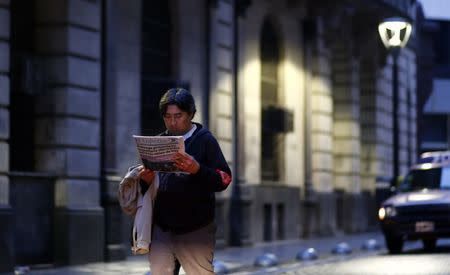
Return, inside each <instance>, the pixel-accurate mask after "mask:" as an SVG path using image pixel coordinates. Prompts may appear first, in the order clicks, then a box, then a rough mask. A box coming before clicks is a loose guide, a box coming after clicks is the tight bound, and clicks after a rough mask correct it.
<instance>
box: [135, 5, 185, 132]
mask: <svg viewBox="0 0 450 275" xmlns="http://www.w3.org/2000/svg"><path fill="white" fill-rule="evenodd" d="M172 35H173V29H172V24H171V16H170V5H169V2H168V1H164V0H159V1H142V63H141V68H142V69H141V70H142V71H141V79H142V82H141V91H142V92H141V102H142V105H141V129H142V134H143V135H156V134H158V133H161V132H162V131H164V130H165V127H164V123H163V121H162V119H161V115H160V114H159V100H160V98H161V96H162V95H163V94H164V92H165V91H167V90H168V89H170V88H174V87H183V88H186V89H189V85H188V84H187V83H180V82H178V81H175V80H174V78H173V72H172V67H171V66H172Z"/></svg>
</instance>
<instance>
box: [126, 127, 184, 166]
mask: <svg viewBox="0 0 450 275" xmlns="http://www.w3.org/2000/svg"><path fill="white" fill-rule="evenodd" d="M133 138H134V140H135V142H136V148H137V151H138V153H139V156H140V158H141V160H142V164H143V165H144V166H145V167H146V168H148V169H151V170H153V171H161V172H171V173H178V172H181V171H180V170H178V168H177V167H176V165H175V162H174V161H173V160H172V159H173V156H174V155H175V154H176V153H177V152H184V139H183V137H182V136H136V135H133Z"/></svg>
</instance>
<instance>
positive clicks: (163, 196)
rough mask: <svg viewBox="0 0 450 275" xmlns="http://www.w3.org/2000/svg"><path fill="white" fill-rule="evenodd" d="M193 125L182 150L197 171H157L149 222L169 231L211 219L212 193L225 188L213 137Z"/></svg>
mask: <svg viewBox="0 0 450 275" xmlns="http://www.w3.org/2000/svg"><path fill="white" fill-rule="evenodd" d="M196 125H197V129H196V130H195V131H194V133H193V134H192V136H191V137H190V138H188V139H187V140H186V141H185V150H186V153H188V154H189V155H191V156H193V157H194V158H195V160H197V162H198V163H199V164H200V170H199V171H198V172H197V173H196V174H194V175H192V174H175V173H160V182H159V189H158V195H157V196H156V201H155V207H154V216H153V217H154V220H153V222H154V223H155V224H156V225H158V226H159V227H161V228H162V229H163V230H169V231H171V232H173V233H187V232H191V231H193V230H196V229H199V228H201V227H203V226H205V225H207V224H209V223H210V222H212V221H214V213H215V195H214V192H219V191H223V190H225V189H226V188H227V186H228V184H229V180H226V179H224V177H223V176H225V178H226V176H229V177H230V179H231V171H230V168H229V167H228V164H227V162H226V161H225V158H224V156H223V154H222V150H221V149H220V147H219V144H218V143H217V140H216V139H215V138H214V136H213V135H212V134H211V132H210V131H208V130H207V129H206V128H204V127H203V126H202V125H201V124H198V123H196ZM164 135H167V133H165V134H164ZM224 173H226V175H225V174H224ZM221 174H222V175H221Z"/></svg>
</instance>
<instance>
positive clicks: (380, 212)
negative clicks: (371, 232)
mask: <svg viewBox="0 0 450 275" xmlns="http://www.w3.org/2000/svg"><path fill="white" fill-rule="evenodd" d="M385 217H386V210H385V209H384V208H383V207H381V208H380V209H378V218H379V219H380V220H381V221H382V220H384V218H385Z"/></svg>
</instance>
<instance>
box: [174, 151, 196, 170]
mask: <svg viewBox="0 0 450 275" xmlns="http://www.w3.org/2000/svg"><path fill="white" fill-rule="evenodd" d="M174 161H175V164H176V166H177V167H178V169H180V170H181V171H183V172H188V173H189V174H195V173H197V172H198V170H200V164H199V163H198V162H197V161H196V160H195V158H194V157H193V156H191V155H189V154H187V153H180V152H177V153H176V155H175V157H174Z"/></svg>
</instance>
